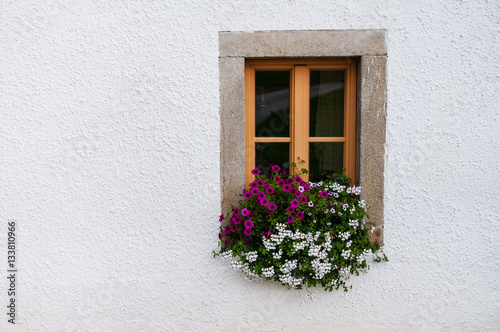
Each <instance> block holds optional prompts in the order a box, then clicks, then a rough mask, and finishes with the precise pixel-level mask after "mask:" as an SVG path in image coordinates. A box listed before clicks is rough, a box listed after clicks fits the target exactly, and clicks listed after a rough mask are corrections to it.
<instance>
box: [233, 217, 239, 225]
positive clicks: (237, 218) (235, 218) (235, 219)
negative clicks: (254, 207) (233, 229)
mask: <svg viewBox="0 0 500 332" xmlns="http://www.w3.org/2000/svg"><path fill="white" fill-rule="evenodd" d="M240 222H241V218H240V217H234V220H233V223H235V224H239V223H240Z"/></svg>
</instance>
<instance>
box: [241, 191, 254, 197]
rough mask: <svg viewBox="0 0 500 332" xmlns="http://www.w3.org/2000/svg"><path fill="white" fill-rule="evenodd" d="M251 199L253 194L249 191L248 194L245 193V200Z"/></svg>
mask: <svg viewBox="0 0 500 332" xmlns="http://www.w3.org/2000/svg"><path fill="white" fill-rule="evenodd" d="M250 197H252V193H251V192H249V191H247V192H245V193H244V194H243V198H244V199H249V198H250Z"/></svg>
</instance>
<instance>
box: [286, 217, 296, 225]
mask: <svg viewBox="0 0 500 332" xmlns="http://www.w3.org/2000/svg"><path fill="white" fill-rule="evenodd" d="M293 219H295V218H294V217H293V216H288V218H286V221H288V223H289V224H291V223H292V222H293Z"/></svg>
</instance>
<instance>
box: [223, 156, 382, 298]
mask: <svg viewBox="0 0 500 332" xmlns="http://www.w3.org/2000/svg"><path fill="white" fill-rule="evenodd" d="M298 162H299V163H301V162H302V160H300V158H299V160H298ZM291 165H292V167H297V165H296V163H292V164H291ZM252 172H253V173H254V174H256V180H255V181H254V182H252V183H251V185H250V191H246V190H245V191H244V192H243V195H242V196H243V198H242V200H241V201H240V204H239V206H237V207H232V211H231V212H230V213H228V214H227V215H221V217H220V221H221V222H222V224H221V232H220V233H219V239H220V242H219V245H220V249H219V250H218V251H217V252H215V253H214V254H215V255H220V256H221V257H223V258H225V259H228V260H231V261H232V263H231V266H232V267H233V268H235V269H237V270H241V271H242V272H244V273H245V274H246V275H247V278H249V279H267V280H274V281H277V282H280V283H281V284H283V285H284V286H287V287H289V288H297V289H300V288H302V287H303V286H306V287H323V288H324V289H325V290H327V291H331V290H333V289H339V288H342V289H343V290H345V291H347V290H348V289H349V288H350V286H348V285H347V281H348V280H349V278H350V277H351V276H352V275H359V273H360V272H366V271H367V269H368V268H369V266H368V261H367V260H368V259H369V258H374V260H375V261H381V260H387V257H386V256H385V254H384V253H383V252H382V251H380V248H379V246H378V244H377V243H375V244H372V243H371V242H370V239H369V237H368V232H370V231H371V228H370V227H368V226H367V225H366V221H365V219H366V218H368V215H367V213H366V206H365V203H364V202H363V201H362V200H360V199H359V195H360V193H361V190H360V188H359V187H358V188H357V187H355V186H354V187H349V184H350V179H349V178H348V177H346V176H344V175H341V174H332V175H331V176H330V177H328V178H327V179H325V180H324V182H318V183H306V182H304V181H303V180H302V178H301V177H300V176H299V175H295V176H285V175H284V174H283V173H281V172H280V169H279V167H278V166H273V172H271V173H270V174H268V175H267V176H262V175H260V171H259V170H258V169H255V170H253V171H252ZM306 173H307V170H305V169H302V173H301V174H306Z"/></svg>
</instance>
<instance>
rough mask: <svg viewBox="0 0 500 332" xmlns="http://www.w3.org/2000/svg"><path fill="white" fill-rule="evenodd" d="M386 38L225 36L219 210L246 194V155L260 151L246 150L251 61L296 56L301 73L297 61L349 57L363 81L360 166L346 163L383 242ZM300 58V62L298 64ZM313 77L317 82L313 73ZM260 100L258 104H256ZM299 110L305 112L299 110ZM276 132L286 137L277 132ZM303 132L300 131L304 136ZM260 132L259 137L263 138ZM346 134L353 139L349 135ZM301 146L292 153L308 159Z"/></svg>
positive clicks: (358, 91)
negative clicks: (360, 188)
mask: <svg viewBox="0 0 500 332" xmlns="http://www.w3.org/2000/svg"><path fill="white" fill-rule="evenodd" d="M386 40H387V36H386V32H385V31H384V30H316V31H314V30H309V31H257V32H220V33H219V73H220V77H219V82H220V119H221V133H220V144H221V157H220V162H221V166H220V172H221V195H222V197H221V207H222V210H223V211H224V212H227V211H228V210H229V208H230V206H231V205H232V204H233V205H234V204H237V203H238V201H239V200H240V199H241V197H240V194H241V192H242V190H243V188H244V186H245V183H246V181H247V176H246V168H247V167H246V164H247V162H250V161H249V158H251V157H247V156H248V154H249V153H255V152H249V151H248V150H249V149H250V150H255V146H254V145H253V146H252V145H251V144H250V143H249V142H246V137H245V132H246V122H247V120H246V118H245V116H246V113H245V93H246V92H245V86H246V85H248V84H245V77H246V76H245V70H246V68H247V67H246V66H247V64H248V65H249V64H252V63H253V64H255V65H256V64H258V63H260V64H264V62H260V61H264V60H265V61H269V63H274V64H277V63H278V62H273V61H274V60H279V61H282V63H286V61H291V63H292V64H293V65H292V66H291V67H293V68H292V69H291V70H292V71H296V69H297V68H298V67H299V66H298V65H302V64H305V65H306V67H307V66H312V65H313V63H312V62H314V61H320V60H319V59H326V60H328V61H337V60H338V59H348V60H347V61H348V62H349V61H351V62H350V63H351V65H352V66H353V68H354V69H355V75H356V80H355V81H356V83H357V85H356V86H355V87H354V90H355V96H356V106H355V114H354V116H355V123H356V125H355V136H356V139H355V148H354V149H355V156H354V158H355V159H354V160H355V161H354V164H355V166H354V168H353V167H352V166H350V165H349V164H348V163H347V165H346V166H347V167H346V168H348V169H349V172H354V173H351V174H354V180H355V182H356V184H357V185H361V186H362V187H363V194H362V199H364V200H365V201H366V203H367V205H368V206H371V209H370V220H369V222H370V224H372V225H374V226H375V227H376V228H375V232H374V240H377V241H378V242H379V243H382V236H383V235H382V231H383V222H384V201H383V198H384V164H385V115H386V101H387V97H386V89H387V82H386V64H387V44H386ZM306 59H307V61H309V60H311V61H312V60H314V61H312V62H303V61H306ZM271 60H273V61H271ZM296 60H301V61H299V62H297V61H296ZM302 60H303V61H302ZM352 60H355V61H352ZM258 61H259V62H258ZM332 64H333V62H332ZM271 69H272V68H271ZM274 69H278V68H274ZM325 69H329V68H325ZM330 69H331V68H330ZM301 70H302V71H303V69H299V71H301ZM309 71H310V69H309ZM296 74H297V73H295V74H294V75H296ZM290 75H292V74H290ZM290 77H291V78H290V81H291V83H292V84H293V82H294V77H293V76H290ZM309 80H311V78H310V77H309ZM268 89H270V88H268ZM290 89H291V91H297V92H298V90H297V87H293V85H292V86H291V87H290ZM300 93H303V92H300ZM309 93H310V92H309ZM295 97H297V96H295ZM254 98H255V97H254ZM247 99H248V98H247ZM298 99H299V100H300V99H301V98H300V97H299V98H298ZM290 100H291V101H293V100H295V101H296V100H297V98H295V99H293V96H292V97H291V98H290ZM302 100H307V98H302ZM346 101H347V100H346ZM254 103H256V102H255V101H254ZM270 103H271V100H269V99H266V96H264V105H266V107H265V109H267V107H268V106H267V105H268V104H269V105H270ZM256 104H257V103H256ZM258 106H259V107H260V106H261V100H259V101H258ZM293 107H294V105H293V102H292V104H291V105H290V108H291V109H292V112H294V111H295V110H294V109H293ZM259 110H260V108H259ZM301 114H303V113H302V112H301ZM320 116H321V115H320ZM309 117H310V118H312V117H313V116H311V115H309ZM316 117H317V115H316ZM292 119H293V118H290V126H291V127H292V128H293V126H294V124H293V123H292V122H293V121H292ZM344 121H345V118H344ZM344 126H345V124H344ZM306 127H307V126H306ZM306 127H303V129H304V128H305V130H306V132H307V128H306ZM293 130H295V129H289V132H291V136H290V137H289V139H290V142H289V144H292V145H293V144H294V142H293V141H292V139H293V137H294V136H297V133H296V132H294V131H293ZM310 130H311V129H310V128H309V131H310ZM283 131H284V132H286V129H283ZM351 132H352V131H351ZM309 133H310V132H309ZM344 134H345V133H344ZM259 135H262V136H263V137H261V138H266V139H267V138H269V135H267V136H266V134H265V133H264V134H259ZM276 135H283V134H282V133H281V132H280V131H278V132H277V134H276ZM321 135H322V136H320V137H329V139H333V138H335V139H337V138H338V136H337V134H332V136H323V134H321ZM328 135H330V134H328ZM299 136H301V135H300V134H299ZM302 136H303V134H302ZM255 137H256V138H258V137H260V136H255ZM311 137H313V140H314V139H316V138H314V137H315V136H311V135H309V140H311ZM277 138H280V139H281V138H283V137H282V136H276V137H274V138H273V139H277ZM285 138H286V137H285ZM345 139H346V141H347V140H349V142H352V140H351V139H348V138H347V137H345ZM278 141H279V139H278V140H275V141H269V142H257V143H262V144H264V143H266V144H269V143H275V144H278V143H287V142H278ZM254 143H255V142H254ZM312 143H314V142H312ZM320 143H323V142H320ZM309 144H311V142H309ZM344 144H345V143H344ZM348 144H349V143H348ZM285 150H286V149H285ZM311 150H313V149H311V148H310V147H309V153H311ZM295 151H296V150H293V149H292V157H293V154H294V153H295V154H298V155H299V156H300V157H302V158H303V159H306V158H304V157H303V155H302V153H304V152H300V151H299V152H295ZM344 157H345V156H343V157H342V159H344ZM312 166H313V165H310V166H309V168H310V170H311V173H313V172H314V173H316V172H317V171H315V170H314V167H312ZM344 167H345V166H344ZM318 170H319V168H318ZM319 172H321V171H319ZM313 176H314V175H313Z"/></svg>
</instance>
